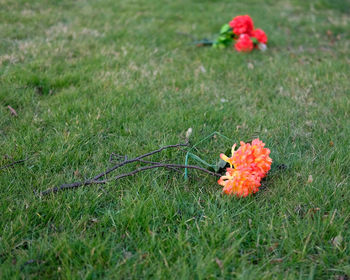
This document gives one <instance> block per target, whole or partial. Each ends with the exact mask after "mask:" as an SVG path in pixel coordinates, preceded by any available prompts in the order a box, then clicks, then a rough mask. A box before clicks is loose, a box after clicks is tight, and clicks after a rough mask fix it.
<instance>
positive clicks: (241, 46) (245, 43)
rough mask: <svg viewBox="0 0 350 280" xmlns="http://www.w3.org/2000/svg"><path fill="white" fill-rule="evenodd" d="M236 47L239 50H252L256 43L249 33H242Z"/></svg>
mask: <svg viewBox="0 0 350 280" xmlns="http://www.w3.org/2000/svg"><path fill="white" fill-rule="evenodd" d="M235 48H236V50H237V51H239V52H250V51H252V50H253V48H254V44H253V41H252V40H251V39H250V37H249V36H248V35H247V34H242V35H241V36H239V39H238V40H237V42H236V44H235Z"/></svg>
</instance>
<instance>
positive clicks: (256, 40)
mask: <svg viewBox="0 0 350 280" xmlns="http://www.w3.org/2000/svg"><path fill="white" fill-rule="evenodd" d="M250 39H251V40H252V41H253V43H254V44H255V45H257V44H259V41H258V39H256V38H255V37H251V38H250Z"/></svg>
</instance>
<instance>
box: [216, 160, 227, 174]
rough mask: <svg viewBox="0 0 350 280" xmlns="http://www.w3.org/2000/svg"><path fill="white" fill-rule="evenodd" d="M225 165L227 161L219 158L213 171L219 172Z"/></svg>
mask: <svg viewBox="0 0 350 280" xmlns="http://www.w3.org/2000/svg"><path fill="white" fill-rule="evenodd" d="M226 165H227V162H226V161H224V160H222V159H221V158H220V159H219V161H218V163H217V164H216V166H215V172H218V173H221V172H220V171H225V169H226Z"/></svg>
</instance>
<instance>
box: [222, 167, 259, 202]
mask: <svg viewBox="0 0 350 280" xmlns="http://www.w3.org/2000/svg"><path fill="white" fill-rule="evenodd" d="M218 183H219V185H221V186H223V187H224V188H223V192H224V193H226V194H230V195H236V196H238V197H241V196H243V197H246V196H248V195H250V194H252V193H256V192H257V191H258V190H259V186H260V185H261V184H260V178H259V177H257V176H255V175H254V174H252V173H251V172H250V171H249V170H248V169H246V168H240V169H232V168H227V172H226V174H225V175H224V176H221V177H220V179H219V181H218Z"/></svg>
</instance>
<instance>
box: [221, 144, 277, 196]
mask: <svg viewBox="0 0 350 280" xmlns="http://www.w3.org/2000/svg"><path fill="white" fill-rule="evenodd" d="M240 144H241V146H240V147H239V149H238V150H237V151H235V147H236V144H234V145H233V147H232V156H231V157H230V158H229V157H227V156H226V155H224V154H220V158H221V159H223V160H224V161H226V162H228V163H229V164H230V168H227V169H226V171H227V172H226V174H225V175H224V176H221V177H220V179H219V181H218V183H219V184H220V185H221V186H223V187H224V189H223V192H224V193H226V194H235V195H237V196H243V197H245V196H247V195H249V194H251V193H255V192H257V191H258V190H259V186H260V185H261V184H260V181H261V179H262V178H264V177H265V176H266V174H267V172H268V171H269V170H270V169H271V163H272V159H271V158H270V156H269V155H270V150H269V149H267V148H264V146H265V144H264V143H263V142H262V141H260V140H259V139H255V140H253V141H252V143H251V144H249V143H244V142H241V143H240ZM232 167H234V169H233V168H232Z"/></svg>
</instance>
